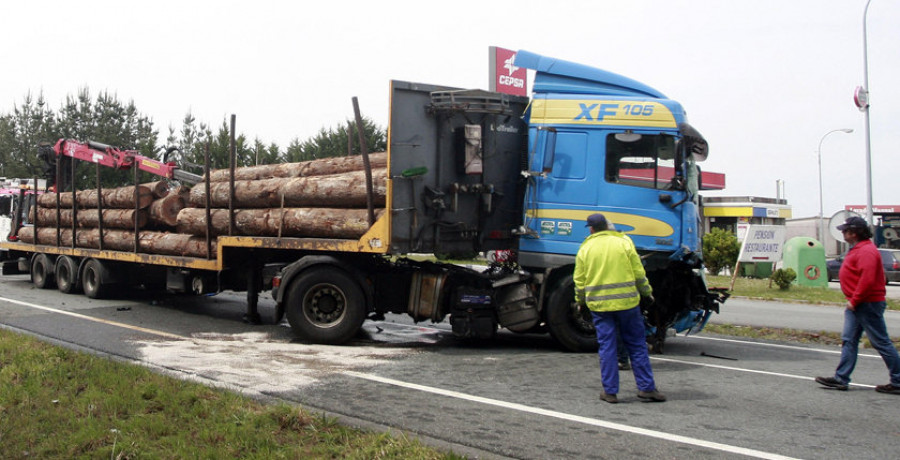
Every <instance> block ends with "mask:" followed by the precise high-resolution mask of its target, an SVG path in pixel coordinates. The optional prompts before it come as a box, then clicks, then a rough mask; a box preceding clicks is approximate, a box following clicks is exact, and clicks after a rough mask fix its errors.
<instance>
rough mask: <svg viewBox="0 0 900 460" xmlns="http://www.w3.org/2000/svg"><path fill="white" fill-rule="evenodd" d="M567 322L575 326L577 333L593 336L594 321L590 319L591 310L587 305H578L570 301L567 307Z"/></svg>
mask: <svg viewBox="0 0 900 460" xmlns="http://www.w3.org/2000/svg"><path fill="white" fill-rule="evenodd" d="M568 317H569V322H571V323H572V325H573V326H575V329H576V330H577V331H578V333H579V334H582V335H587V336H591V337H593V335H594V334H595V331H594V322H593V321H592V319H591V311H590V310H588V309H587V307H580V306H578V304H577V303H576V302H572V304H571V306H570V308H569V315H568Z"/></svg>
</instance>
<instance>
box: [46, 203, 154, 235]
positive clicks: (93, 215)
mask: <svg viewBox="0 0 900 460" xmlns="http://www.w3.org/2000/svg"><path fill="white" fill-rule="evenodd" d="M34 209H37V224H38V226H53V227H55V226H56V209H50V208H34ZM34 209H32V211H31V215H30V216H29V217H30V218H32V219H33V218H34ZM77 219H78V226H79V227H88V228H99V227H100V213H99V212H98V211H97V210H96V209H79V210H78V217H77ZM59 220H60V223H59V225H60V226H62V227H71V226H72V210H71V209H60V210H59ZM146 225H147V211H146V210H143V209H142V210H141V211H139V212H138V228H144V226H146ZM103 227H104V228H124V229H126V230H129V229H131V230H133V229H134V209H104V210H103Z"/></svg>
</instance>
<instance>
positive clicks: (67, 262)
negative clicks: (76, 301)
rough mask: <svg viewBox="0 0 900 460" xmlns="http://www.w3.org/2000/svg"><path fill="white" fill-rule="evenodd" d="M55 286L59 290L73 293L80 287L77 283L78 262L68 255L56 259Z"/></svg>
mask: <svg viewBox="0 0 900 460" xmlns="http://www.w3.org/2000/svg"><path fill="white" fill-rule="evenodd" d="M56 287H57V288H58V289H59V291H60V292H63V293H66V294H74V293H76V292H78V290H80V289H81V285H79V284H78V262H76V261H75V259H73V258H71V257H69V256H61V257H60V258H58V259H56Z"/></svg>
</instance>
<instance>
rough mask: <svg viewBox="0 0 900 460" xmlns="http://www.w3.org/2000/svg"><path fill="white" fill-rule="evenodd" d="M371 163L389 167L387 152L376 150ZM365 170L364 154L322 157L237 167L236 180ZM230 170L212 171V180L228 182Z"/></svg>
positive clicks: (375, 166)
mask: <svg viewBox="0 0 900 460" xmlns="http://www.w3.org/2000/svg"><path fill="white" fill-rule="evenodd" d="M369 163H370V164H371V166H372V169H373V170H374V169H376V168H385V167H387V152H374V153H370V154H369ZM361 170H363V160H362V155H353V156H346V157H332V158H321V159H318V160H310V161H302V162H299V163H281V164H272V165H257V166H245V167H241V168H235V170H234V180H259V179H272V178H277V177H281V178H285V177H308V176H324V175H331V174H340V173H345V172H350V171H361ZM229 176H230V170H228V169H217V170H215V171H212V172H210V174H209V181H210V182H227V181H228V180H229Z"/></svg>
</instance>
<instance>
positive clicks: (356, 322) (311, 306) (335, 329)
mask: <svg viewBox="0 0 900 460" xmlns="http://www.w3.org/2000/svg"><path fill="white" fill-rule="evenodd" d="M285 301H286V302H287V318H288V322H289V323H290V324H291V328H293V329H294V331H296V332H297V333H298V334H299V335H300V337H302V338H303V339H306V340H309V341H311V342H315V343H324V344H331V345H336V344H341V343H344V342H346V341H348V340H350V339H351V338H353V336H354V335H356V333H357V332H358V331H359V328H360V327H361V326H362V323H363V321H364V320H365V319H366V305H365V297H364V296H363V291H362V289H361V288H360V287H359V284H357V282H356V280H354V279H353V278H352V277H351V276H350V275H349V274H348V273H347V272H345V271H344V270H341V269H338V268H335V267H318V268H316V267H314V268H312V269H307V270H306V271H305V272H303V273H301V274H300V275H298V276H297V278H296V279H295V280H294V281H293V282H291V286H290V288H289V289H288V291H287V298H286V300H285Z"/></svg>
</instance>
